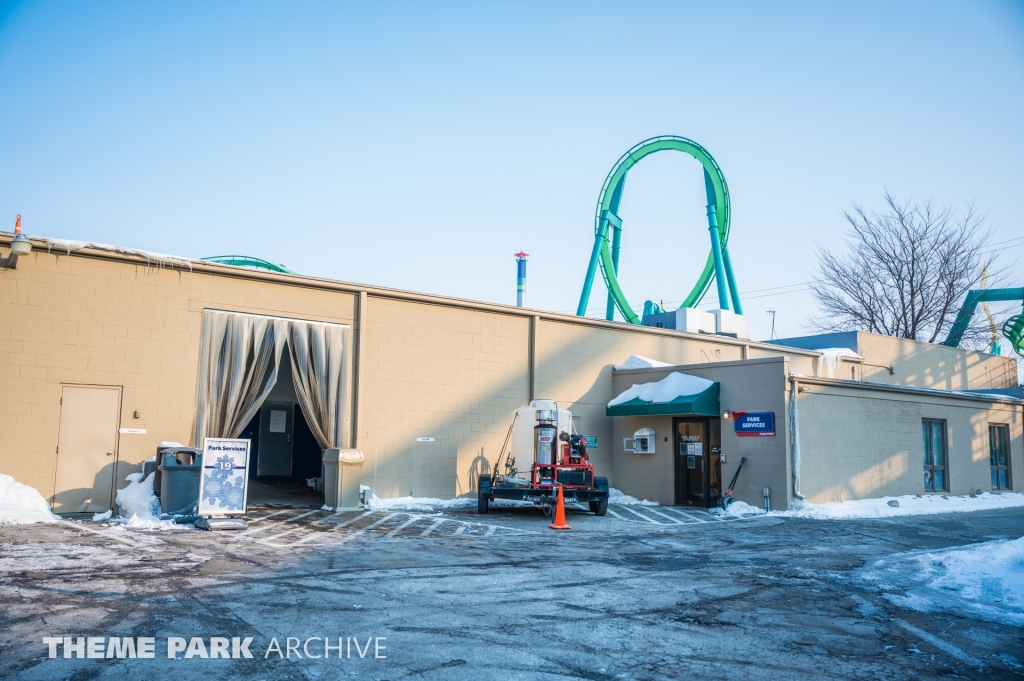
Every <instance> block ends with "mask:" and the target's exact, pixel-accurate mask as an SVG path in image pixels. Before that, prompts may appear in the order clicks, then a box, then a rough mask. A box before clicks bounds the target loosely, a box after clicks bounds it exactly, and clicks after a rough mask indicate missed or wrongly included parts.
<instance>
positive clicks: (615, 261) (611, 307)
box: [576, 135, 743, 324]
mask: <svg viewBox="0 0 1024 681" xmlns="http://www.w3.org/2000/svg"><path fill="white" fill-rule="evenodd" d="M659 151H681V152H683V153H685V154H689V155H690V156H693V157H694V158H695V159H697V160H698V161H700V163H701V165H702V166H704V190H705V193H706V195H707V202H708V203H707V217H708V232H709V233H710V238H711V252H710V253H709V254H708V257H707V261H706V262H705V263H704V269H703V270H702V271H701V273H700V276H699V277H698V279H697V283H696V284H694V287H693V289H692V290H691V291H690V293H689V294H688V295H687V296H686V298H685V299H684V300H683V303H682V305H680V307H693V306H694V305H696V304H697V303H699V302H700V301H701V299H703V298H704V295H705V294H706V293H707V292H708V289H709V288H710V287H711V282H712V280H714V281H715V282H716V283H717V285H718V301H719V305H720V306H721V308H722V309H723V310H728V309H729V305H730V300H731V302H732V308H733V310H734V311H735V312H736V313H737V314H743V306H742V305H741V304H740V296H739V291H738V290H737V288H736V279H735V276H734V275H733V270H732V261H731V259H730V258H729V250H728V247H727V246H728V241H729V221H730V217H731V213H732V211H731V208H730V204H729V187H728V185H726V182H725V176H724V175H723V174H722V170H721V168H719V167H718V164H717V163H716V162H715V159H714V158H712V157H711V154H709V153H708V151H707V150H706V149H705V148H704V147H702V146H700V145H699V144H697V143H696V142H694V141H693V140H689V139H686V138H685V137H677V136H675V135H665V136H661V137H652V138H651V139H648V140H644V141H643V142H641V143H639V144H637V145H636V146H634V147H633V148H632V149H630V150H629V151H627V152H626V153H625V154H623V155H622V158H620V159H619V160H618V161H617V162H616V164H615V166H614V167H613V168H612V170H611V172H610V173H609V174H608V177H607V178H606V179H605V181H604V186H602V187H601V194H600V195H599V197H598V200H597V210H596V214H595V216H594V222H595V226H594V247H593V250H592V251H591V254H590V263H589V265H588V267H587V275H586V279H585V280H584V282H583V293H582V295H581V296H580V304H579V306H578V307H577V308H576V314H577V315H578V316H580V317H583V316H586V313H587V305H588V303H589V302H590V292H591V289H592V288H593V285H594V276H595V275H596V274H597V269H598V267H600V269H601V276H602V277H603V278H604V283H605V286H606V287H607V289H608V306H607V309H606V312H605V318H606V319H608V320H609V321H611V319H612V318H613V317H614V314H615V310H616V309H618V311H619V314H621V315H622V318H623V319H625V320H626V321H627V322H629V323H630V324H640V323H641V318H640V317H638V316H637V315H636V313H635V312H633V309H632V308H631V307H630V305H629V301H628V300H626V296H625V294H624V293H623V292H622V287H621V286H620V285H619V279H618V271H619V250H620V248H621V245H622V218H620V217H619V215H618V213H619V203H620V201H621V200H622V190H623V187H624V186H625V183H626V173H628V172H629V170H630V169H631V168H632V167H633V166H635V165H636V164H637V163H639V162H640V160H641V159H643V158H644V157H646V156H650V155H651V154H655V153H657V152H659ZM658 309H660V308H658V306H656V305H653V304H648V305H645V314H649V313H650V312H651V311H654V310H658Z"/></svg>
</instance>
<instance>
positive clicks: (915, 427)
mask: <svg viewBox="0 0 1024 681" xmlns="http://www.w3.org/2000/svg"><path fill="white" fill-rule="evenodd" d="M806 387H808V388H810V391H809V392H805V393H801V395H800V397H799V404H798V414H799V417H798V423H799V427H800V450H801V458H802V465H801V489H802V491H803V493H804V494H805V495H806V496H807V498H808V500H809V501H811V502H812V503H823V502H828V501H839V500H843V499H864V498H871V497H880V496H899V495H903V494H920V493H923V492H924V475H923V470H924V469H923V443H922V435H921V421H922V419H925V418H929V419H943V420H945V421H946V437H947V443H946V444H947V464H946V466H947V468H946V471H947V476H948V478H949V482H948V488H949V493H950V494H956V495H961V494H969V493H972V492H974V491H976V490H978V489H981V490H983V491H988V490H990V489H991V478H990V466H989V445H988V425H989V424H990V423H992V424H997V423H998V424H1006V425H1008V426H1009V428H1010V458H1011V461H1010V473H1011V479H1012V485H1013V489H1014V490H1015V491H1024V436H1022V427H1021V412H1020V407H1019V406H1016V407H1015V406H1012V405H1004V404H998V403H990V402H983V401H969V400H965V399H960V398H949V397H943V396H928V395H922V394H906V395H904V394H896V393H893V392H883V391H881V390H871V389H864V388H861V389H854V388H852V387H844V386H835V385H828V386H824V385H815V384H807V386H806Z"/></svg>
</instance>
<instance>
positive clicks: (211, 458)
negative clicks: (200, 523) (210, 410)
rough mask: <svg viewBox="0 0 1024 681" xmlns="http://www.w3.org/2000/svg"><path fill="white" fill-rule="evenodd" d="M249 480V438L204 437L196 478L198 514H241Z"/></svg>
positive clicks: (208, 515)
mask: <svg viewBox="0 0 1024 681" xmlns="http://www.w3.org/2000/svg"><path fill="white" fill-rule="evenodd" d="M248 483H249V440H230V439H226V438H217V437H208V438H206V440H205V441H204V443H203V468H202V474H201V475H200V477H199V515H202V516H207V517H215V516H230V515H241V514H244V513H245V504H246V496H247V495H248V491H249V490H248V486H249V485H248Z"/></svg>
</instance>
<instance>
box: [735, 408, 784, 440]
mask: <svg viewBox="0 0 1024 681" xmlns="http://www.w3.org/2000/svg"><path fill="white" fill-rule="evenodd" d="M732 416H733V419H734V421H733V424H734V425H733V427H734V429H735V431H736V435H738V436H740V437H763V436H765V435H775V412H771V411H749V412H748V411H734V412H733V413H732Z"/></svg>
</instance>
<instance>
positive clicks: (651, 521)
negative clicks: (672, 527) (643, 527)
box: [619, 506, 665, 525]
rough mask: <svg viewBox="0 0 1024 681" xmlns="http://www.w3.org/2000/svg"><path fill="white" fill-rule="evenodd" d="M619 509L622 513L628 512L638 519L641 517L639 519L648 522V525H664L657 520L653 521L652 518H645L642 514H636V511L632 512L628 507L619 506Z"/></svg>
mask: <svg viewBox="0 0 1024 681" xmlns="http://www.w3.org/2000/svg"><path fill="white" fill-rule="evenodd" d="M619 508H621V509H622V510H624V511H629V512H630V513H632V514H633V515H636V516H640V517H641V518H642V519H643V520H646V521H647V522H649V523H653V524H655V525H664V524H665V523H659V522H658V521H657V520H654V519H653V518H648V517H647V516H645V515H644V514H643V513H640V512H638V511H634V510H633V509H632V508H630V507H629V506H619Z"/></svg>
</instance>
